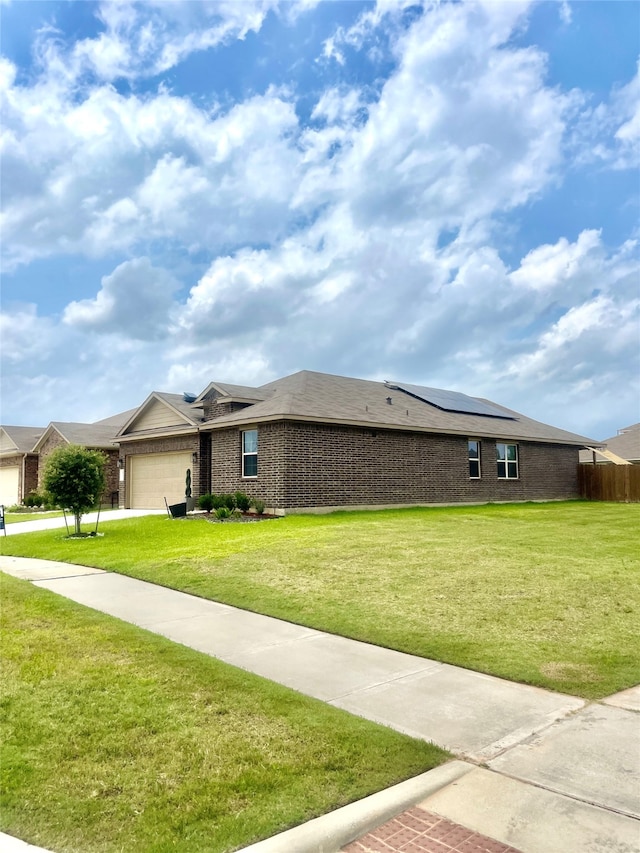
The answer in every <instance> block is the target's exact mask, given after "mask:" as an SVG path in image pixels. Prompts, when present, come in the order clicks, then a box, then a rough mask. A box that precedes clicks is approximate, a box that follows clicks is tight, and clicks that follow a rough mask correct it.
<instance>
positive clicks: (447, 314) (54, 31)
mask: <svg viewBox="0 0 640 853" xmlns="http://www.w3.org/2000/svg"><path fill="white" fill-rule="evenodd" d="M0 16H1V19H2V20H1V24H2V28H1V43H0V47H1V58H0V92H1V96H2V149H1V150H2V164H1V168H2V174H1V177H2V234H3V238H2V305H1V318H0V319H1V322H2V367H1V369H2V398H1V403H2V411H1V420H2V422H3V423H7V424H26V425H34V426H39V425H46V424H47V423H48V422H49V421H50V420H80V421H93V420H97V419H99V418H102V417H107V416H108V415H111V414H114V413H115V412H118V411H122V410H125V409H128V408H131V407H134V406H136V405H138V404H139V403H141V402H142V401H143V400H144V399H145V398H146V397H147V395H148V394H149V393H150V392H151V391H152V390H164V391H175V392H180V391H184V390H189V391H195V392H198V391H200V390H202V389H203V388H204V387H205V386H206V385H207V384H208V383H209V382H210V381H212V380H216V379H217V380H219V381H227V382H235V383H246V384H262V383H264V382H268V381H270V380H272V379H274V378H276V377H279V376H283V375H286V374H288V373H292V372H294V371H296V370H300V369H310V370H319V371H324V372H327V373H338V374H343V375H349V376H358V377H362V378H371V379H385V378H386V379H395V380H398V381H402V380H403V381H406V382H413V383H421V384H426V385H431V386H436V387H442V388H450V389H454V390H459V391H463V392H465V393H467V394H471V395H474V396H482V397H487V398H489V399H492V400H495V401H496V402H498V403H500V404H502V405H506V406H510V407H512V408H514V409H516V410H519V411H522V412H524V413H525V414H527V415H529V416H531V417H534V418H537V419H539V420H542V421H545V422H548V423H552V424H554V425H557V426H560V427H564V428H566V429H570V430H573V431H575V432H579V433H581V434H584V435H588V436H591V437H593V438H598V439H602V438H606V437H608V436H610V435H613V434H615V432H616V430H617V429H618V428H621V427H624V426H627V425H629V424H631V423H633V422H636V421H638V420H639V419H640V412H639V399H640V388H639V385H638V381H639V376H640V363H639V362H640V323H639V318H640V279H639V269H640V265H639V263H638V261H639V255H640V251H639V244H638V240H639V237H640V233H639V228H638V222H639V219H638V213H639V210H638V207H639V203H640V173H639V170H638V167H639V159H640V155H639V142H640V109H639V104H640V78H639V76H638V60H639V53H640V36H639V33H640V7H639V6H638V4H636V3H633V2H598V0H592V2H576V3H574V2H542V3H527V2H515V0H514V1H513V2H507V3H495V2H474V3H464V2H463V3H460V2H456V3H430V4H425V5H421V4H417V3H406V2H402V0H394V2H390V0H383V2H378V3H377V4H376V3H359V2H315V0H301V2H298V3H278V2H276V0H260V2H253V1H252V0H246V2H241V3H238V2H234V0H227V2H204V3H199V2H188V3H181V2H167V0H162V2H160V0H157V2H149V3H130V2H109V3H99V2H29V3H26V2H16V0H13V2H6V1H5V2H0Z"/></svg>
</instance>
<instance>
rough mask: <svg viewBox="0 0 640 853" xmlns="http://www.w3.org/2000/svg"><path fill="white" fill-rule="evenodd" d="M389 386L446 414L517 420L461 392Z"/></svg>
mask: <svg viewBox="0 0 640 853" xmlns="http://www.w3.org/2000/svg"><path fill="white" fill-rule="evenodd" d="M387 385H388V387H389V388H393V389H395V390H397V391H404V392H405V393H406V394H411V396H412V397H417V398H418V400H422V401H423V402H425V403H429V404H430V405H432V406H436V408H438V409H443V410H444V411H445V412H460V413H462V414H465V415H486V416H488V417H491V418H505V419H506V420H510V421H513V420H516V418H515V417H514V416H513V415H508V414H507V413H506V412H503V411H502V409H499V408H498V407H497V406H492V405H491V403H485V402H484V401H483V400H476V398H475V397H468V396H467V395H466V394H461V393H460V392H459V391H444V390H442V389H441V388H427V387H425V386H423V385H405V384H403V385H400V384H393V385H391V383H387Z"/></svg>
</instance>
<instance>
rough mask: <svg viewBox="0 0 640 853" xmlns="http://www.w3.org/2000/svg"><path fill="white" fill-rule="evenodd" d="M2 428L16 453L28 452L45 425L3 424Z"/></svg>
mask: <svg viewBox="0 0 640 853" xmlns="http://www.w3.org/2000/svg"><path fill="white" fill-rule="evenodd" d="M2 429H3V430H4V431H5V433H6V434H7V436H8V437H9V438H10V439H11V441H12V442H13V444H15V446H16V451H15V452H16V453H30V452H31V450H32V449H33V445H34V444H35V443H36V441H38V439H39V438H40V436H41V435H42V434H43V433H44V431H45V429H46V427H25V426H3V427H2Z"/></svg>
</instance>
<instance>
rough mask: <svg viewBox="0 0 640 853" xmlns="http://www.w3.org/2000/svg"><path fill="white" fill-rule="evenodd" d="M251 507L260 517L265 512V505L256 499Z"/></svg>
mask: <svg viewBox="0 0 640 853" xmlns="http://www.w3.org/2000/svg"><path fill="white" fill-rule="evenodd" d="M253 507H254V509H255V511H256V512H257V513H258V515H262V513H263V512H264V511H265V507H266V504H265V502H264V501H261V500H260V499H259V498H256V500H255V501H254V502H253Z"/></svg>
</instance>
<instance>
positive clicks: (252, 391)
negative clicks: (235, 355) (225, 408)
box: [196, 382, 266, 402]
mask: <svg viewBox="0 0 640 853" xmlns="http://www.w3.org/2000/svg"><path fill="white" fill-rule="evenodd" d="M212 392H215V393H216V394H219V395H221V396H224V397H233V398H235V399H240V400H264V399H265V396H266V395H265V392H264V390H263V389H262V388H255V387H254V386H252V385H233V384H231V383H230V382H210V383H209V384H208V385H207V387H206V388H205V389H204V391H202V393H200V394H198V396H197V398H196V402H200V401H201V400H204V399H205V398H206V397H208V396H209V395H210V394H211V393H212Z"/></svg>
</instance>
